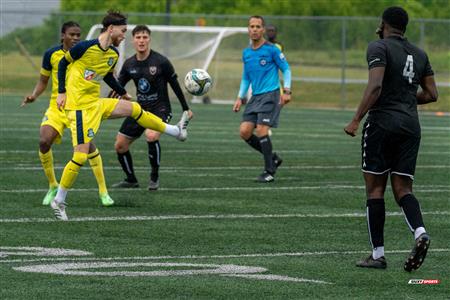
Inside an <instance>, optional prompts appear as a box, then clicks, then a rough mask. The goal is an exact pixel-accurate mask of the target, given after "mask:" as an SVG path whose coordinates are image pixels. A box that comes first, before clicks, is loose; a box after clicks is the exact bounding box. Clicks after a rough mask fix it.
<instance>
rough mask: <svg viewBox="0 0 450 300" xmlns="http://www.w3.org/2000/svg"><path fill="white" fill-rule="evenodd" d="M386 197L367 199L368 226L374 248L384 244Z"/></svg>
mask: <svg viewBox="0 0 450 300" xmlns="http://www.w3.org/2000/svg"><path fill="white" fill-rule="evenodd" d="M385 217H386V211H385V208H384V199H367V228H368V230H369V235H370V242H371V243H372V248H377V247H381V246H384V237H383V236H384V219H385Z"/></svg>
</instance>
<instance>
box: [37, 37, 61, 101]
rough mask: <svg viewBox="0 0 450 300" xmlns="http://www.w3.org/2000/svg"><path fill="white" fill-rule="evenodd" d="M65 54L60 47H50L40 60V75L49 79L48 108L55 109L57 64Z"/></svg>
mask: <svg viewBox="0 0 450 300" xmlns="http://www.w3.org/2000/svg"><path fill="white" fill-rule="evenodd" d="M65 54H66V51H65V50H64V49H63V46H62V45H58V46H55V47H52V48H50V49H48V50H47V51H45V53H44V57H43V58H42V67H41V71H40V73H41V75H43V76H46V77H51V79H52V94H51V96H50V104H49V107H55V108H56V97H58V64H59V61H60V60H61V58H63V56H64V55H65Z"/></svg>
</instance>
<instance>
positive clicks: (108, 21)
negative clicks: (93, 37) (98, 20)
mask: <svg viewBox="0 0 450 300" xmlns="http://www.w3.org/2000/svg"><path fill="white" fill-rule="evenodd" d="M102 25H103V28H102V32H104V31H105V30H106V28H108V27H109V26H110V25H127V17H126V16H125V15H124V14H122V13H120V11H116V10H108V14H107V15H106V16H105V17H104V18H103V21H102Z"/></svg>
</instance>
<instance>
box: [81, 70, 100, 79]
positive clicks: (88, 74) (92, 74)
mask: <svg viewBox="0 0 450 300" xmlns="http://www.w3.org/2000/svg"><path fill="white" fill-rule="evenodd" d="M96 75H97V74H96V73H95V71H92V70H89V69H86V70H84V79H86V80H88V81H90V80H92V79H94V77H95V76H96Z"/></svg>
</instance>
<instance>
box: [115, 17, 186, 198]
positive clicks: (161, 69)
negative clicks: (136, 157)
mask: <svg viewBox="0 0 450 300" xmlns="http://www.w3.org/2000/svg"><path fill="white" fill-rule="evenodd" d="M132 35H133V46H134V49H135V50H136V54H135V55H133V56H132V57H130V58H128V59H127V60H126V61H125V63H124V64H123V66H122V69H121V70H120V74H119V79H118V80H119V83H120V84H121V85H122V86H125V85H126V84H127V82H128V81H130V80H133V82H134V84H135V86H136V99H137V102H138V103H139V104H140V105H141V107H142V109H144V110H146V111H149V112H151V113H153V114H155V115H156V116H158V117H160V118H161V119H162V120H163V121H164V122H166V123H169V122H170V120H171V119H172V109H171V106H170V100H169V93H168V89H167V83H169V84H170V86H171V88H172V90H173V91H174V92H175V95H176V96H177V98H178V101H180V104H181V108H182V110H183V111H187V112H188V114H189V119H191V118H192V115H193V114H192V111H190V110H189V106H188V104H187V103H186V99H185V97H184V95H183V91H182V90H181V87H180V85H179V83H178V80H177V74H176V73H175V70H174V67H173V66H172V64H171V62H170V61H169V60H168V59H167V58H166V57H165V56H163V55H161V54H160V53H158V52H156V51H154V50H152V49H151V47H150V42H151V31H150V29H149V28H148V27H147V26H145V25H137V26H136V27H135V28H134V29H133V31H132ZM144 132H145V136H146V139H147V145H148V157H149V160H150V166H151V173H150V181H149V186H148V189H149V190H157V189H158V187H159V166H160V161H161V146H160V143H159V138H160V136H161V133H160V132H158V131H155V130H151V129H145V128H144V127H142V126H141V125H139V124H138V123H137V122H136V120H134V119H133V118H131V117H128V118H126V119H125V120H124V121H123V123H122V126H121V127H120V129H119V133H118V134H117V136H116V144H115V148H116V152H117V158H118V159H119V162H120V165H121V166H122V169H123V171H124V172H125V174H126V175H127V178H125V180H123V181H121V182H119V183H116V184H115V185H113V187H120V188H133V187H138V186H139V183H138V181H137V179H136V176H135V174H134V168H133V159H132V156H131V153H130V151H129V147H130V146H131V144H132V143H133V142H134V141H135V140H136V139H138V138H139V137H140V136H141V135H142V133H144Z"/></svg>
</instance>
